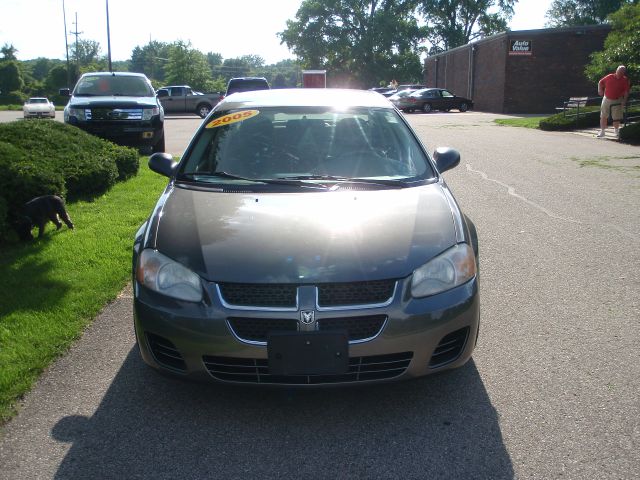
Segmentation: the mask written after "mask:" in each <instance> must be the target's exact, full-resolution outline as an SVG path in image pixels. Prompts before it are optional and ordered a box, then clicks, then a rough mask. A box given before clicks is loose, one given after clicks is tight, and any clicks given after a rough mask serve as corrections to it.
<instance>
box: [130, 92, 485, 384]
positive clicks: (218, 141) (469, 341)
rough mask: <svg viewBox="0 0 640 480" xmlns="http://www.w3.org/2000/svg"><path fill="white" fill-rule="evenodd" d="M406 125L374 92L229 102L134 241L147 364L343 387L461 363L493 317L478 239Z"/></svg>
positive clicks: (169, 170)
mask: <svg viewBox="0 0 640 480" xmlns="http://www.w3.org/2000/svg"><path fill="white" fill-rule="evenodd" d="M459 161H460V155H459V154H458V152H457V151H455V150H453V149H448V148H441V149H438V150H436V151H435V152H434V154H433V156H430V155H429V154H428V153H427V152H426V151H425V149H424V147H423V145H422V144H421V143H420V141H419V139H418V138H417V136H416V135H415V133H414V132H413V131H412V129H411V128H410V126H409V125H408V124H407V122H406V121H405V120H404V118H403V116H402V115H401V114H400V113H399V112H398V111H397V110H396V109H395V108H394V107H393V106H392V105H391V103H389V101H388V100H387V99H385V98H384V97H382V96H381V95H379V94H377V93H375V92H367V91H354V90H333V89H292V90H265V91H256V92H245V93H238V94H235V95H233V96H231V97H228V98H227V99H225V100H223V101H222V102H221V103H219V104H218V105H217V106H216V107H215V108H214V110H213V111H212V112H211V114H210V115H209V116H208V117H207V118H206V119H205V120H204V122H203V123H202V125H201V127H200V128H199V129H198V131H197V132H196V134H195V136H194V138H193V139H192V141H191V143H190V144H189V146H188V148H187V150H186V151H185V154H184V156H183V157H182V159H181V161H180V162H174V161H173V159H172V158H171V156H170V155H168V154H164V153H157V154H154V155H152V156H151V157H150V159H149V165H150V167H151V169H152V170H154V171H156V172H157V173H160V174H163V175H166V176H167V177H168V178H169V183H168V185H167V187H166V189H165V191H164V193H163V194H162V195H161V196H160V198H159V200H158V202H157V204H156V206H155V208H154V210H153V212H152V213H151V215H150V217H149V218H148V220H147V221H146V222H145V223H144V224H143V225H142V226H141V227H140V229H139V231H138V232H137V234H136V237H135V242H134V248H133V283H134V313H135V331H136V336H137V342H138V346H139V347H140V352H141V354H142V358H143V359H144V361H145V362H146V363H148V364H149V365H151V366H153V367H155V368H157V369H160V370H163V371H166V372H171V373H173V374H176V375H180V376H184V377H189V378H193V379H205V380H210V381H217V382H226V383H234V384H268V385H302V386H310V385H335V384H357V383H360V384H364V383H371V382H382V381H390V380H400V379H409V378H413V377H419V376H423V375H427V374H430V373H435V372H439V371H442V370H446V369H450V368H454V367H460V366H461V365H463V364H464V363H465V362H467V360H469V358H470V357H471V354H472V351H473V349H474V347H475V344H476V339H477V335H478V330H479V324H480V315H479V302H480V298H479V291H478V277H479V273H478V263H477V256H478V243H477V235H476V230H475V227H474V226H473V224H472V223H471V222H470V221H469V219H468V218H467V217H466V216H464V215H463V214H462V212H461V211H460V208H459V206H458V204H457V203H456V201H455V200H454V197H453V195H452V193H451V191H450V190H449V188H448V187H447V185H446V184H445V182H444V179H443V177H442V175H441V174H442V172H444V171H445V170H447V169H450V168H453V167H454V166H456V165H457V164H458V163H459Z"/></svg>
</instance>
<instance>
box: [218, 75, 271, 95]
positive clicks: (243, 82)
mask: <svg viewBox="0 0 640 480" xmlns="http://www.w3.org/2000/svg"><path fill="white" fill-rule="evenodd" d="M270 88H271V87H270V86H269V82H267V79H266V78H264V77H237V78H232V79H231V80H229V83H227V93H226V94H225V97H228V96H229V95H231V94H233V93H236V92H250V91H252V90H269V89H270Z"/></svg>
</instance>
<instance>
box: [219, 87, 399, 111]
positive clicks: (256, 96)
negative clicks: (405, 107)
mask: <svg viewBox="0 0 640 480" xmlns="http://www.w3.org/2000/svg"><path fill="white" fill-rule="evenodd" d="M333 105H335V106H338V107H379V108H391V109H392V108H394V107H393V104H392V103H391V102H389V100H387V99H386V98H385V97H383V96H382V95H380V94H379V93H377V92H373V91H370V90H351V89H341V88H279V89H271V90H255V91H250V92H238V93H234V94H233V95H230V96H228V97H226V98H225V99H224V100H223V101H222V102H220V103H219V104H218V106H217V107H216V110H229V109H233V108H247V107H276V106H294V107H295V106H298V107H325V106H333Z"/></svg>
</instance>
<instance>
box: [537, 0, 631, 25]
mask: <svg viewBox="0 0 640 480" xmlns="http://www.w3.org/2000/svg"><path fill="white" fill-rule="evenodd" d="M629 3H638V2H637V0H553V2H551V5H550V7H549V10H547V13H546V15H545V17H546V18H547V23H546V26H548V27H574V26H580V25H599V24H601V23H605V21H606V19H607V16H608V15H609V14H611V13H613V12H616V11H618V10H619V9H620V8H621V7H622V6H623V5H625V4H629Z"/></svg>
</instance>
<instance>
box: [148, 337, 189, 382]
mask: <svg viewBox="0 0 640 480" xmlns="http://www.w3.org/2000/svg"><path fill="white" fill-rule="evenodd" d="M146 336H147V343H148V344H149V349H150V350H151V353H152V354H153V357H154V358H155V360H156V362H158V363H159V364H160V365H162V366H164V367H167V368H170V369H173V370H180V371H182V372H184V371H186V370H187V366H186V364H185V363H184V360H183V359H182V355H181V354H180V352H179V351H178V349H177V348H176V346H175V345H174V344H173V343H171V342H170V341H169V340H167V339H166V338H163V337H160V336H159V335H154V334H153V333H149V332H147V333H146Z"/></svg>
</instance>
